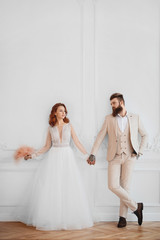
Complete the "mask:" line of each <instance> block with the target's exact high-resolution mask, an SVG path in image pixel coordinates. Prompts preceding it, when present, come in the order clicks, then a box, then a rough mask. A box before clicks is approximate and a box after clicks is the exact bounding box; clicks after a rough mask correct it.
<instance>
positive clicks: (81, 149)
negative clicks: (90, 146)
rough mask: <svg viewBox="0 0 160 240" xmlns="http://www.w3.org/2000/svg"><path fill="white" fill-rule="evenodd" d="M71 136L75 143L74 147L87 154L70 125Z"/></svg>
mask: <svg viewBox="0 0 160 240" xmlns="http://www.w3.org/2000/svg"><path fill="white" fill-rule="evenodd" d="M71 136H72V139H73V141H74V143H75V145H76V147H77V148H78V149H79V150H80V151H81V152H82V153H83V154H85V155H86V154H87V152H86V150H85V148H84V147H83V145H82V144H81V143H80V141H79V139H78V137H77V135H76V133H75V131H74V128H73V127H72V125H71Z"/></svg>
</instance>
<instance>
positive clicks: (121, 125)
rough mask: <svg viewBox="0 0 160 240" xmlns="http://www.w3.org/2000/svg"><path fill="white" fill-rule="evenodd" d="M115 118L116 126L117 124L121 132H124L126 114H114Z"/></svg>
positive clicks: (126, 122) (126, 119) (126, 120)
mask: <svg viewBox="0 0 160 240" xmlns="http://www.w3.org/2000/svg"><path fill="white" fill-rule="evenodd" d="M116 118H117V121H118V126H119V128H120V130H121V132H124V130H125V128H126V126H127V124H128V118H127V114H126V115H125V116H124V117H122V116H121V115H120V114H118V115H117V116H116Z"/></svg>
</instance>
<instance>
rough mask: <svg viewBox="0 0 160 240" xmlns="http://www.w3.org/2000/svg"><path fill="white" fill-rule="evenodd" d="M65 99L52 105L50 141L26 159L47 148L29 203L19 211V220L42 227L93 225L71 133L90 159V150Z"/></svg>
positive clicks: (57, 227) (54, 228) (86, 226)
mask: <svg viewBox="0 0 160 240" xmlns="http://www.w3.org/2000/svg"><path fill="white" fill-rule="evenodd" d="M66 115H67V109H66V106H65V105H64V104H62V103H57V104H55V105H54V106H53V107H52V110H51V113H50V117H49V125H50V126H49V127H48V133H47V138H46V144H45V146H44V147H43V148H41V149H40V150H38V151H36V152H34V153H33V154H31V155H27V156H25V159H26V160H27V159H30V158H36V157H37V156H39V155H41V154H43V153H45V152H47V151H48V150H49V153H48V156H47V157H46V158H44V159H43V161H42V162H41V163H40V166H39V167H38V169H37V172H36V175H35V178H34V181H33V183H32V188H31V193H30V194H29V199H27V205H26V206H24V207H22V208H21V209H20V211H19V221H21V222H24V223H26V224H27V225H32V226H35V227H36V228H37V229H40V230H62V229H65V230H67V229H69V230H71V229H82V228H88V227H91V226H93V220H92V216H91V212H90V208H89V203H88V199H87V196H86V193H85V190H84V186H83V183H82V179H81V175H80V172H79V169H78V167H77V164H76V161H75V158H74V154H73V151H72V149H71V147H70V140H71V137H72V139H73V141H74V143H75V145H76V146H77V148H78V149H79V150H80V151H81V152H82V153H83V154H84V158H86V159H87V156H88V154H87V152H86V150H85V149H84V147H83V146H82V144H81V143H80V142H79V140H78V137H77V136H76V133H75V131H74V129H73V127H72V125H71V123H70V121H69V119H68V118H67V117H66Z"/></svg>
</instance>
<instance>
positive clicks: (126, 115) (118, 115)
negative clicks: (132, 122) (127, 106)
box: [117, 111, 128, 118]
mask: <svg viewBox="0 0 160 240" xmlns="http://www.w3.org/2000/svg"><path fill="white" fill-rule="evenodd" d="M117 117H121V118H123V117H128V113H127V111H126V114H125V115H124V116H121V115H120V114H117Z"/></svg>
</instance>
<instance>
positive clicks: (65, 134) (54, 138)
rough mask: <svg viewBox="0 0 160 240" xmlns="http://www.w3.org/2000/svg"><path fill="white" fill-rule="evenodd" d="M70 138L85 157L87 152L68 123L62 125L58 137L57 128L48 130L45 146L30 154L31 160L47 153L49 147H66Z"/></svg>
mask: <svg viewBox="0 0 160 240" xmlns="http://www.w3.org/2000/svg"><path fill="white" fill-rule="evenodd" d="M71 137H72V139H73V141H74V143H75V145H76V147H77V148H78V149H79V150H80V151H81V152H82V153H83V154H84V155H86V154H87V152H86V150H85V148H84V147H83V145H82V144H81V143H80V141H79V139H78V137H77V135H76V133H75V131H74V129H73V127H72V125H71V124H70V123H66V124H64V125H63V128H62V134H61V137H60V133H59V130H58V127H57V126H54V127H51V126H49V128H48V133H47V138H46V144H45V145H44V147H42V148H41V149H39V150H37V151H35V152H34V153H33V154H32V158H35V157H37V156H39V155H41V154H43V153H45V152H47V151H48V150H49V149H50V148H51V147H66V146H69V145H70V140H71Z"/></svg>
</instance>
